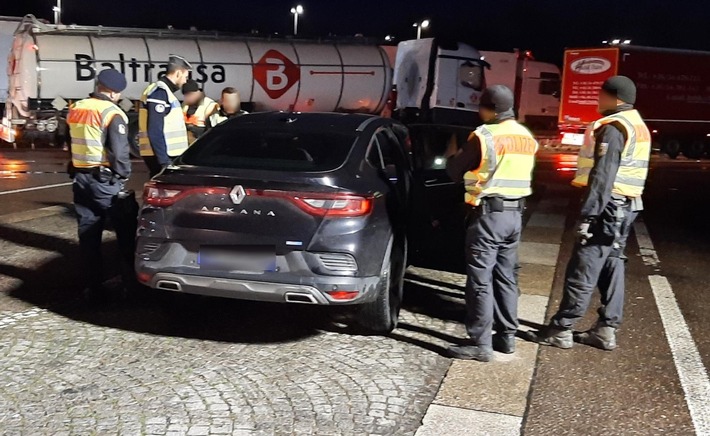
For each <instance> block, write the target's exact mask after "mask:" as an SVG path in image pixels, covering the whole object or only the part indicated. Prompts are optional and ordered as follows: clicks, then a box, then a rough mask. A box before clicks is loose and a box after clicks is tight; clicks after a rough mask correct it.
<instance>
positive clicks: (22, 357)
mask: <svg viewBox="0 0 710 436" xmlns="http://www.w3.org/2000/svg"><path fill="white" fill-rule="evenodd" d="M74 234H75V228H74V221H73V220H72V219H71V217H69V216H64V215H59V216H54V217H46V218H41V219H37V220H33V221H30V222H21V223H15V224H12V225H2V226H0V253H3V255H2V257H0V434H3V435H15V434H17V435H20V434H23V435H24V434H27V435H44V434H57V435H62V434H67V435H70V434H71V435H89V434H97V435H108V434H125V435H140V434H145V435H186V434H187V435H207V434H215V435H216V434H238V435H242V434H244V435H247V434H248V435H252V434H253V435H262V434H263V435H271V434H284V435H287V434H288V435H290V434H304V435H306V434H317V435H336V434H343V435H363V434H383V435H384V434H387V435H390V434H397V435H400V434H402V435H407V434H413V433H414V432H415V431H416V429H417V428H418V427H419V425H420V423H421V418H422V416H423V415H424V413H425V411H426V409H427V407H428V406H429V404H430V402H431V401H432V399H433V398H434V395H435V394H436V392H437V389H438V387H439V384H440V382H441V380H442V379H443V377H444V375H445V373H446V371H447V369H448V367H449V360H448V359H446V358H444V357H441V355H440V353H441V351H442V348H441V347H442V346H443V345H444V344H445V343H446V342H447V341H448V340H450V339H451V338H453V337H461V336H462V335H463V330H462V328H461V326H460V324H459V323H458V322H456V321H457V320H458V319H460V318H461V317H462V301H461V295H460V291H459V290H457V289H456V286H455V285H454V286H453V287H452V288H450V289H448V288H447V287H446V286H440V287H438V288H437V286H436V285H434V288H431V289H433V290H436V289H439V290H440V291H441V295H438V294H437V293H436V292H423V291H422V290H423V289H424V287H426V286H431V283H425V282H422V280H426V277H427V274H428V272H427V271H417V270H413V271H412V273H411V275H410V278H411V279H412V281H411V282H410V283H408V285H407V286H408V291H411V294H412V295H413V297H412V298H410V303H409V305H408V307H409V309H410V311H408V312H405V313H404V314H403V318H402V328H400V329H398V330H397V331H396V332H395V333H394V334H392V335H391V336H390V337H387V338H383V337H375V336H372V337H368V336H358V335H354V334H350V333H349V332H348V331H347V329H345V328H344V327H342V326H340V325H339V324H337V323H334V322H332V321H331V318H330V317H328V316H325V315H324V314H323V312H322V311H318V310H312V309H311V308H305V307H295V306H287V305H267V304H256V303H247V302H239V301H233V300H220V299H207V298H198V297H190V296H180V295H166V294H155V295H152V296H149V297H144V298H139V299H137V300H136V301H120V302H114V303H113V304H110V305H108V306H105V307H99V308H90V307H88V306H86V305H84V303H83V302H81V301H80V300H79V299H78V298H77V294H78V291H77V290H76V289H75V287H76V286H75V284H74V281H73V280H74V279H73V278H72V274H71V272H70V271H71V268H70V267H71V264H70V263H69V260H70V259H71V258H72V256H75V254H76V253H75V252H76V247H75V241H74ZM429 280H430V281H431V280H436V281H445V280H449V281H451V282H452V283H453V282H455V281H460V277H459V278H457V276H446V275H443V276H442V275H439V276H431V277H429ZM437 283H438V282H437ZM459 284H460V283H459ZM443 285H446V283H443ZM431 289H430V290H431ZM182 297H185V298H182ZM36 306H39V308H38V307H36ZM432 307H436V310H435V311H434V310H433V309H432Z"/></svg>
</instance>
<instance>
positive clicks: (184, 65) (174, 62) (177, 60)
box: [168, 54, 192, 71]
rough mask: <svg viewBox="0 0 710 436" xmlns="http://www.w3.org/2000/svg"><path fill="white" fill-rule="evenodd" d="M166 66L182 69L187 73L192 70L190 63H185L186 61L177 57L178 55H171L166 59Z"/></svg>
mask: <svg viewBox="0 0 710 436" xmlns="http://www.w3.org/2000/svg"><path fill="white" fill-rule="evenodd" d="M168 64H170V65H175V66H177V67H179V68H184V69H186V70H188V71H191V70H192V65H190V63H189V62H188V61H187V59H185V58H184V57H182V56H179V55H175V54H171V55H170V56H169V57H168Z"/></svg>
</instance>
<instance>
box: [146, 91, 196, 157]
mask: <svg viewBox="0 0 710 436" xmlns="http://www.w3.org/2000/svg"><path fill="white" fill-rule="evenodd" d="M158 88H161V89H164V90H165V91H166V92H167V94H168V101H167V102H164V101H162V100H154V101H153V100H151V95H152V94H153V92H155V90H156V89H158ZM148 102H152V103H157V104H163V105H165V104H167V106H168V107H166V110H168V108H169V109H170V112H168V114H167V115H166V116H165V119H164V124H163V136H164V137H165V144H166V145H167V150H166V151H167V153H168V156H170V157H176V156H180V155H181V154H182V153H184V152H185V150H187V146H188V141H187V129H186V128H185V118H184V115H183V113H182V111H181V110H180V102H179V101H178V99H177V98H176V97H175V94H173V92H172V91H171V90H170V88H169V87H168V85H166V84H165V82H163V81H161V80H159V81H157V82H155V83H151V84H150V85H148V87H147V88H146V89H145V91H143V95H141V107H140V109H139V110H138V144H139V146H140V151H141V156H155V153H154V152H153V147H152V146H151V144H150V138H149V137H148Z"/></svg>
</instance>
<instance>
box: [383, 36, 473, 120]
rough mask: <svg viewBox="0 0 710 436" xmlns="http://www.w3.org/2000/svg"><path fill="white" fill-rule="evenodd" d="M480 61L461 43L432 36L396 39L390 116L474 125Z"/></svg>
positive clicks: (471, 48) (470, 48)
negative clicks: (393, 100)
mask: <svg viewBox="0 0 710 436" xmlns="http://www.w3.org/2000/svg"><path fill="white" fill-rule="evenodd" d="M486 66H487V63H486V62H485V61H484V60H482V59H481V54H480V53H479V52H478V50H476V49H475V48H473V47H471V46H470V45H467V44H463V43H450V44H449V43H444V42H441V41H439V40H437V39H434V38H427V39H418V40H411V41H403V42H401V43H399V46H398V47H397V57H396V61H395V67H394V79H393V83H394V85H395V87H396V89H397V104H396V116H397V117H398V118H400V119H401V120H402V121H404V122H405V123H431V124H444V125H461V126H471V127H475V126H477V125H478V124H480V120H479V119H478V102H479V99H480V97H481V93H482V92H483V88H484V84H485V82H484V68H485V67H486Z"/></svg>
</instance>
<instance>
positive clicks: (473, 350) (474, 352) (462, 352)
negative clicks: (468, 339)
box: [447, 345, 493, 362]
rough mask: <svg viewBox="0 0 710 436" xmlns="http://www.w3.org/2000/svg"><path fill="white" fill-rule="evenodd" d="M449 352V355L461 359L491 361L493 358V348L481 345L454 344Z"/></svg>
mask: <svg viewBox="0 0 710 436" xmlns="http://www.w3.org/2000/svg"><path fill="white" fill-rule="evenodd" d="M447 352H448V354H449V357H452V358H454V359H461V360H477V361H479V362H490V361H491V359H492V358H493V349H492V348H491V347H486V346H481V345H452V346H451V347H449V348H448V350H447Z"/></svg>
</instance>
